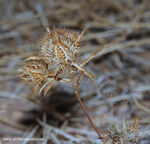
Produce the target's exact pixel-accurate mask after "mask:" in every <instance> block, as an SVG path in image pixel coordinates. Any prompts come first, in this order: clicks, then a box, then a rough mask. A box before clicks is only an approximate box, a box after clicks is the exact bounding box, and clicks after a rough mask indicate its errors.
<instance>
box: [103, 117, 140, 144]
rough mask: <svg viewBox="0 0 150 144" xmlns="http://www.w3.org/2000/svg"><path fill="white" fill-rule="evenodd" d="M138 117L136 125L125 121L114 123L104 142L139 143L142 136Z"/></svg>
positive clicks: (105, 143) (111, 143) (106, 143)
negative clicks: (138, 127) (138, 128)
mask: <svg viewBox="0 0 150 144" xmlns="http://www.w3.org/2000/svg"><path fill="white" fill-rule="evenodd" d="M137 125H138V119H136V120H135V122H134V125H127V124H126V123H125V122H123V123H121V124H117V123H116V124H114V125H113V126H112V127H111V128H110V129H109V130H108V134H107V136H105V141H104V144H139V142H140V136H139V134H138V130H137Z"/></svg>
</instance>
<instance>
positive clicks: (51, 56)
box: [19, 28, 104, 139]
mask: <svg viewBox="0 0 150 144" xmlns="http://www.w3.org/2000/svg"><path fill="white" fill-rule="evenodd" d="M46 30H47V33H46V34H45V36H44V37H43V38H42V40H41V43H40V53H39V56H34V57H29V58H28V59H26V60H25V64H24V66H23V67H22V68H21V69H20V72H19V77H20V78H21V79H22V80H23V81H24V82H25V83H27V84H31V85H35V87H34V91H35V90H36V89H37V88H38V87H40V90H39V94H41V92H42V91H44V95H45V94H46V93H47V92H48V90H49V89H50V88H51V87H52V85H53V83H54V82H55V81H62V82H70V83H71V84H72V86H73V89H74V91H75V94H76V97H77V99H78V101H79V103H80V105H81V107H82V109H83V111H84V112H85V114H86V116H87V118H88V120H89V122H90V124H91V125H92V127H93V129H94V130H95V131H96V133H97V134H98V136H99V138H100V139H103V137H102V136H101V134H100V132H99V131H98V129H97V128H96V127H95V125H94V123H93V121H92V120H91V118H90V116H89V115H88V112H87V110H86V108H85V107H84V105H83V103H82V101H81V99H80V96H79V94H78V91H77V87H78V85H79V81H80V77H81V73H83V74H85V75H86V76H88V77H89V78H90V79H91V80H92V81H94V83H96V81H95V80H94V78H93V76H92V75H91V74H90V73H88V72H87V71H86V70H84V69H83V68H82V67H83V66H84V65H85V64H86V63H88V62H89V61H90V60H91V59H92V58H93V57H94V56H95V55H97V54H98V53H99V52H100V51H101V50H102V49H103V48H104V47H102V48H101V49H99V50H98V51H96V52H94V53H92V54H91V55H90V56H89V57H88V58H87V59H86V60H84V61H83V62H81V63H77V54H79V52H80V47H79V41H80V39H81V37H82V35H83V34H84V32H85V29H84V30H83V31H82V32H81V34H78V33H75V32H70V31H68V30H64V29H54V30H53V31H50V29H49V28H46ZM51 64H55V65H57V67H56V68H55V69H54V70H53V71H51V72H50V71H49V70H48V66H49V65H51ZM65 70H68V79H63V78H61V77H60V75H61V74H62V73H63V72H64V71H65ZM74 71H80V73H79V74H80V75H79V77H78V80H77V85H76V84H75V83H74V80H73V76H72V73H73V72H74Z"/></svg>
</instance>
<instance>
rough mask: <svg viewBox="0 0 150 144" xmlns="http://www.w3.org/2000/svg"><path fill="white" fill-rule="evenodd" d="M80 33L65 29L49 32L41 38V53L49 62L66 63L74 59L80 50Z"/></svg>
mask: <svg viewBox="0 0 150 144" xmlns="http://www.w3.org/2000/svg"><path fill="white" fill-rule="evenodd" d="M79 38H80V35H78V34H77V33H73V32H70V31H67V30H63V29H55V30H53V31H52V32H47V33H46V34H45V36H44V37H43V39H42V40H41V44H40V48H41V55H42V57H43V59H44V60H45V61H46V62H47V63H55V64H62V63H63V64H64V63H67V62H68V61H74V60H75V56H76V54H77V53H79V51H80V47H79Z"/></svg>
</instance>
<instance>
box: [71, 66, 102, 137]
mask: <svg viewBox="0 0 150 144" xmlns="http://www.w3.org/2000/svg"><path fill="white" fill-rule="evenodd" d="M68 75H69V77H70V81H71V84H72V87H73V89H74V91H75V94H76V97H77V100H78V101H79V103H80V105H81V108H82V109H83V111H84V113H85V115H86V117H87V119H88V120H89V122H90V124H91V126H92V128H93V129H94V130H95V132H96V133H97V135H98V136H99V138H100V139H101V140H103V139H104V138H103V137H102V136H101V134H100V132H99V130H98V129H97V128H96V126H95V124H94V123H93V121H92V119H91V117H90V116H89V114H88V112H87V110H86V108H85V106H84V104H83V103H82V101H81V98H80V96H79V93H78V91H77V88H76V86H75V83H74V81H73V77H72V74H71V72H70V68H69V67H68Z"/></svg>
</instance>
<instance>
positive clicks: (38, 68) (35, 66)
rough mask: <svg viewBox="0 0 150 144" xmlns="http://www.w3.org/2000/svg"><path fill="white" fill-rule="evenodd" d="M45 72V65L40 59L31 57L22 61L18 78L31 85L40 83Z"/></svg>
mask: <svg viewBox="0 0 150 144" xmlns="http://www.w3.org/2000/svg"><path fill="white" fill-rule="evenodd" d="M47 72H48V71H47V64H46V63H45V62H44V61H43V60H42V58H41V57H38V56H33V57H29V58H27V59H26V60H25V61H24V65H23V67H22V68H20V69H18V76H19V77H20V79H21V80H23V81H24V82H25V83H26V84H30V85H33V84H36V83H40V82H42V81H43V79H44V78H45V76H46V74H47Z"/></svg>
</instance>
